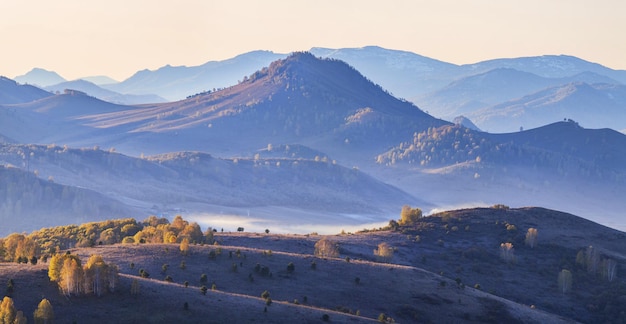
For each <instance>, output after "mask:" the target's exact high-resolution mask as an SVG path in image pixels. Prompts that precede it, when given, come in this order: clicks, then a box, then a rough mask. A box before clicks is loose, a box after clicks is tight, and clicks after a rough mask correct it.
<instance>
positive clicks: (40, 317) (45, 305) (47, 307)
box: [33, 298, 54, 324]
mask: <svg viewBox="0 0 626 324" xmlns="http://www.w3.org/2000/svg"><path fill="white" fill-rule="evenodd" d="M33 317H34V318H35V324H50V323H52V321H53V320H54V310H53V309H52V305H51V304H50V301H48V300H47V299H45V298H44V299H42V300H41V302H39V306H38V307H37V309H36V310H35V312H34V313H33Z"/></svg>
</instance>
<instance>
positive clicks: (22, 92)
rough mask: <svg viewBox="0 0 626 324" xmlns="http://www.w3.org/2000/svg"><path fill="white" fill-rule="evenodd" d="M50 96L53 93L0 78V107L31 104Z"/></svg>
mask: <svg viewBox="0 0 626 324" xmlns="http://www.w3.org/2000/svg"><path fill="white" fill-rule="evenodd" d="M49 96H52V93H50V92H48V91H45V90H42V89H39V88H37V87H34V86H31V85H22V84H18V83H17V82H15V81H13V80H11V79H8V78H5V77H3V76H0V105H7V104H9V105H10V104H17V103H25V102H31V101H35V100H39V99H42V98H45V97H49Z"/></svg>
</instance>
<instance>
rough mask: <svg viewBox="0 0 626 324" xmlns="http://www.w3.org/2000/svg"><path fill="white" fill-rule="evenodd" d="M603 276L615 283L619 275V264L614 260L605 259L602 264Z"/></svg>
mask: <svg viewBox="0 0 626 324" xmlns="http://www.w3.org/2000/svg"><path fill="white" fill-rule="evenodd" d="M601 268H602V275H603V276H604V277H605V278H606V279H607V280H608V281H609V282H611V281H613V280H614V279H615V276H616V275H617V262H615V260H613V259H603V260H602V263H601Z"/></svg>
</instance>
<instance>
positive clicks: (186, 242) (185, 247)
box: [180, 237, 189, 255]
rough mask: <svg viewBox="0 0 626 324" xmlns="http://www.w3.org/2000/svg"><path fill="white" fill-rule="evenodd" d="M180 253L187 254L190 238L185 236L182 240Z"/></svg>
mask: <svg viewBox="0 0 626 324" xmlns="http://www.w3.org/2000/svg"><path fill="white" fill-rule="evenodd" d="M180 253H182V254H183V255H187V253H189V239H188V238H186V237H185V238H183V240H182V242H180Z"/></svg>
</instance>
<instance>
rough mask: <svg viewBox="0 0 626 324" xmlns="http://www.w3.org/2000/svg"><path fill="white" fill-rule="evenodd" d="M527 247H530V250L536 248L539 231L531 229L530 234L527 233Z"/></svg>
mask: <svg viewBox="0 0 626 324" xmlns="http://www.w3.org/2000/svg"><path fill="white" fill-rule="evenodd" d="M525 243H526V245H528V246H530V248H534V247H535V246H537V229H536V228H532V227H531V228H529V229H528V232H526V240H525Z"/></svg>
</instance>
